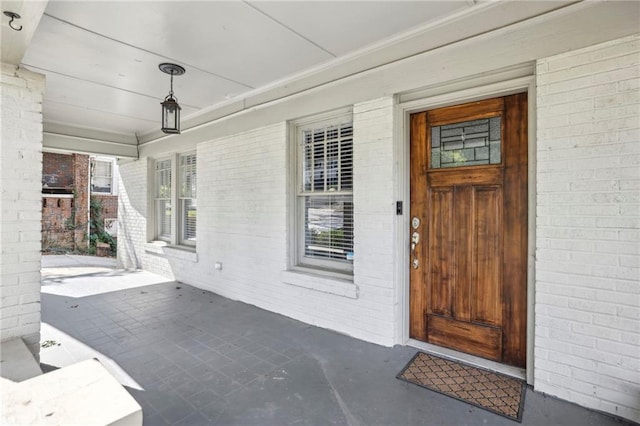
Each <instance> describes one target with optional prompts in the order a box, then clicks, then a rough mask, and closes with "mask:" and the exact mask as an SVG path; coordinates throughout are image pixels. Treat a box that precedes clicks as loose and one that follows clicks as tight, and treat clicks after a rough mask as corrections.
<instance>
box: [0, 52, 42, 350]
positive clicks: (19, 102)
mask: <svg viewBox="0 0 640 426" xmlns="http://www.w3.org/2000/svg"><path fill="white" fill-rule="evenodd" d="M0 84H1V86H2V87H1V90H2V97H1V101H2V102H1V104H2V108H1V109H2V123H1V124H2V140H1V142H0V148H1V149H0V188H2V191H1V196H0V226H1V228H0V341H4V340H7V339H11V338H14V337H21V338H22V339H23V340H24V341H25V343H26V344H27V346H28V347H29V349H30V350H31V352H32V353H33V354H34V355H35V356H36V357H37V356H38V354H39V350H40V248H41V244H40V228H41V217H42V213H41V208H42V204H41V203H42V197H41V190H42V182H41V179H42V177H41V176H42V95H43V93H44V86H45V80H44V76H42V75H40V74H36V73H32V72H30V71H26V70H24V69H17V68H16V67H15V66H12V65H8V64H2V74H1V78H0Z"/></svg>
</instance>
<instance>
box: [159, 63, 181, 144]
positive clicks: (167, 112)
mask: <svg viewBox="0 0 640 426" xmlns="http://www.w3.org/2000/svg"><path fill="white" fill-rule="evenodd" d="M158 68H160V71H162V72H164V73H166V74H169V75H171V90H170V91H169V95H167V97H166V98H164V102H161V103H160V104H161V105H162V131H163V132H164V133H180V110H181V109H182V108H180V105H179V104H178V100H177V99H176V98H174V97H173V76H174V75H182V74H184V73H185V69H184V68H183V67H181V66H180V65H176V64H170V63H162V64H160V65H159V66H158Z"/></svg>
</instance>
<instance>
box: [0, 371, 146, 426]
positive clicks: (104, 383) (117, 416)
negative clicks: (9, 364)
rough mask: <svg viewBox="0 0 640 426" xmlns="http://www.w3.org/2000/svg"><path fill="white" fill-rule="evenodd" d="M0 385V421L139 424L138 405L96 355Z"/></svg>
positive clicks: (10, 422) (1, 380)
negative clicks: (0, 389) (23, 379)
mask: <svg viewBox="0 0 640 426" xmlns="http://www.w3.org/2000/svg"><path fill="white" fill-rule="evenodd" d="M0 387H2V390H3V391H2V393H1V394H0V397H1V401H2V403H1V404H0V424H38V425H67V424H75V425H96V426H101V425H105V426H106V425H110V426H116V425H117V426H124V425H127V426H142V408H140V405H139V404H138V403H137V402H136V400H135V399H133V397H132V396H131V395H129V393H128V392H127V391H126V390H125V389H124V387H122V385H121V384H120V383H119V382H118V381H117V380H116V379H115V378H114V377H113V376H112V375H111V374H110V373H109V372H108V371H107V369H106V368H104V367H103V366H102V364H100V362H98V361H97V360H94V359H90V360H87V361H82V362H79V363H77V364H74V365H70V366H68V367H63V368H60V369H58V370H55V371H51V372H49V373H47V374H42V375H40V376H38V377H34V378H31V379H29V380H25V381H23V382H20V383H14V382H12V381H10V380H6V379H4V378H2V379H0Z"/></svg>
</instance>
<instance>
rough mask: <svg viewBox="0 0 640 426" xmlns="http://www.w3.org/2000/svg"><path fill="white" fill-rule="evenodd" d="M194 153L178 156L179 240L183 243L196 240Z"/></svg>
mask: <svg viewBox="0 0 640 426" xmlns="http://www.w3.org/2000/svg"><path fill="white" fill-rule="evenodd" d="M196 179H197V173H196V154H195V153H193V154H184V155H181V156H180V193H179V194H178V198H179V203H180V229H181V235H180V240H181V243H183V244H189V245H193V244H195V242H196V204H197V203H196V200H197V194H196V188H197V181H196Z"/></svg>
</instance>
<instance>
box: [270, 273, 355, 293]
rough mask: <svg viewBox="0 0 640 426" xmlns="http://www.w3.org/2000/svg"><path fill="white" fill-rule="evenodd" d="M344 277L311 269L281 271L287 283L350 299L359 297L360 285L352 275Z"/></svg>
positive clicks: (282, 277) (281, 276)
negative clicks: (323, 274) (324, 274)
mask: <svg viewBox="0 0 640 426" xmlns="http://www.w3.org/2000/svg"><path fill="white" fill-rule="evenodd" d="M343 277H344V278H342V277H330V276H326V277H325V276H321V275H318V272H317V271H314V270H310V269H305V270H288V271H282V272H280V279H281V280H282V282H284V283H285V284H289V285H294V286H296V287H303V288H308V289H310V290H315V291H319V292H321V293H330V294H335V295H337V296H342V297H347V298H349V299H357V298H358V286H357V285H355V284H354V282H353V277H352V276H350V275H344V276H343Z"/></svg>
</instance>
